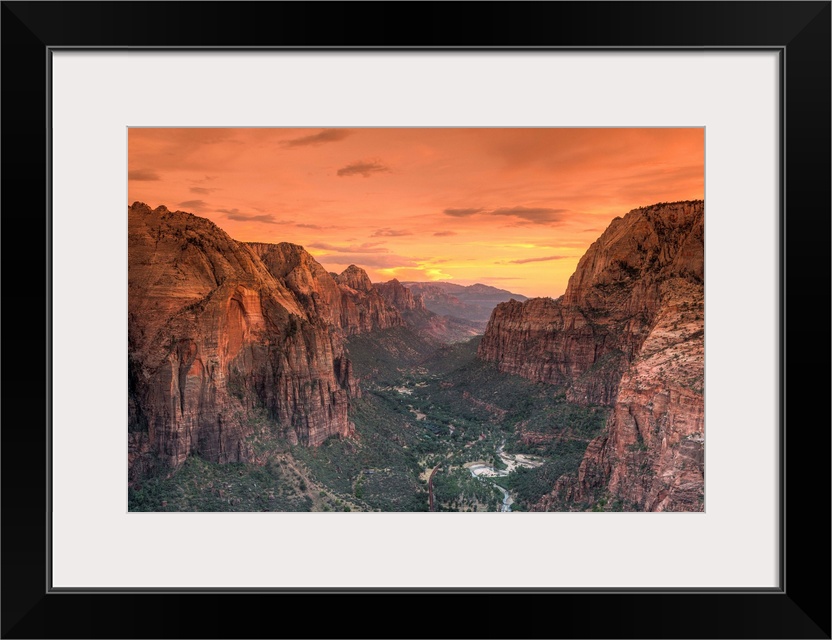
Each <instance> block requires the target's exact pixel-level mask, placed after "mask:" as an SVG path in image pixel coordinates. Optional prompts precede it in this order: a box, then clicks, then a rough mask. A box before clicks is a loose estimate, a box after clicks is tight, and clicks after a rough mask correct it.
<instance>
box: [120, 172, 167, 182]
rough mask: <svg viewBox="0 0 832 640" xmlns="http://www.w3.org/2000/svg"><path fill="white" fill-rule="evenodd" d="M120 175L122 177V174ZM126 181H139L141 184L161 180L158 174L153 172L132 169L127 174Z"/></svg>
mask: <svg viewBox="0 0 832 640" xmlns="http://www.w3.org/2000/svg"><path fill="white" fill-rule="evenodd" d="M121 175H124V174H123V173H122V174H121ZM127 179H128V180H139V181H142V182H151V181H153V180H161V179H162V178H160V177H159V174H158V173H156V172H155V171H148V170H147V169H134V170H133V171H128V172H127Z"/></svg>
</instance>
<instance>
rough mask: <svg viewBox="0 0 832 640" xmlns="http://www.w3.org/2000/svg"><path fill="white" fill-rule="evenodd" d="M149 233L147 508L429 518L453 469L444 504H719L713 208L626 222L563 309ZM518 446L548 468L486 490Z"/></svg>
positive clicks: (138, 287) (587, 263)
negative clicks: (707, 399) (713, 489)
mask: <svg viewBox="0 0 832 640" xmlns="http://www.w3.org/2000/svg"><path fill="white" fill-rule="evenodd" d="M128 228H129V238H128V257H129V271H128V278H129V283H128V287H129V301H128V340H129V342H128V369H129V393H128V468H129V486H130V491H131V494H130V495H131V509H133V508H134V507H135V508H136V509H139V510H166V509H173V508H174V507H173V506H170V507H168V506H160V505H162V502H164V503H165V505H168V504H169V503H170V504H171V505H173V504H176V505H179V506H178V507H176V508H178V509H182V510H244V509H251V508H254V507H256V508H257V509H258V510H281V509H283V510H335V509H338V510H422V509H423V507H424V508H425V509H426V508H427V504H428V501H427V494H426V489H425V486H424V482H423V478H422V475H423V473H424V470H425V469H433V468H435V467H437V466H439V465H441V466H442V470H440V471H439V473H437V474H436V478H435V480H434V485H435V490H436V494H437V503H438V504H439V508H440V509H442V510H463V511H464V510H483V509H485V510H492V509H493V510H500V508H503V507H504V506H505V505H506V504H508V502H507V501H509V493H508V492H509V491H510V492H511V495H512V499H513V500H514V502H513V504H512V510H539V511H547V510H558V511H564V510H590V509H591V510H640V511H641V510H643V511H699V510H703V509H704V401H703V394H704V204H703V203H702V202H701V201H688V202H678V203H662V204H658V205H653V206H651V207H644V208H640V209H636V210H634V211H631V212H629V213H628V214H626V215H624V216H623V217H621V218H616V219H615V220H613V221H612V223H611V224H610V225H609V227H608V228H607V230H606V231H604V233H603V234H602V235H601V236H600V237H599V238H598V240H597V241H596V242H595V243H593V244H592V245H591V246H590V247H589V249H588V250H587V252H586V253H585V254H584V256H583V257H582V258H581V260H580V262H579V263H578V266H577V269H576V271H575V273H574V274H573V276H572V277H571V279H570V281H569V285H568V287H567V289H566V291H565V293H564V295H563V296H561V297H560V298H557V299H552V298H532V299H528V298H526V297H525V296H522V295H519V294H514V293H511V292H509V291H506V290H501V289H497V288H495V287H489V286H486V285H482V284H477V285H470V286H467V287H464V286H462V285H457V284H453V283H419V282H400V281H398V280H395V279H394V280H390V281H388V282H382V283H373V282H371V281H370V278H369V277H368V275H367V273H366V272H365V271H364V270H363V269H362V268H361V267H360V266H359V265H351V266H349V267H348V268H347V269H345V270H344V271H342V272H341V273H330V272H328V271H327V270H326V269H325V268H324V267H323V266H322V265H321V264H320V263H319V262H318V261H317V260H316V259H315V258H314V257H313V256H312V255H311V254H309V253H308V252H307V251H306V250H305V249H304V248H303V247H301V246H299V245H296V244H291V243H287V242H281V243H274V244H270V243H259V242H237V241H235V240H233V239H232V238H231V237H229V236H228V235H227V234H226V233H225V232H224V231H222V230H221V229H220V228H219V227H217V226H216V225H215V224H214V223H212V222H210V221H209V220H207V219H205V218H200V217H198V216H194V215H192V214H190V213H186V212H181V211H170V210H168V209H167V208H166V207H164V206H161V207H157V208H155V209H151V208H150V207H149V206H148V205H146V204H143V203H139V202H137V203H134V204H133V205H132V206H130V207H129V208H128ZM503 448H505V449H506V452H509V451H510V452H511V455H529V456H533V457H534V459H535V461H536V462H535V464H534V465H532V466H531V467H530V468H528V469H527V468H519V469H517V471H516V472H513V473H510V474H509V473H506V474H505V476H503V474H502V472H501V473H500V474H499V475H500V480H501V482H503V484H499V485H498V486H492V485H490V484H486V485H483V484H482V482H480V481H479V480H478V479H477V478H474V477H472V476H471V473H469V472H468V470H467V468H466V467H465V465H466V464H469V465H470V464H471V463H475V462H476V463H477V464H480V465H486V463H487V465H494V468H495V469H498V470H499V468H500V465H501V464H502V463H501V460H505V455H506V454H504V453H503ZM264 474H265V475H264ZM209 476H210V478H212V479H211V480H208V478H209ZM220 477H222V478H223V481H222V482H221V483H220V481H219V480H218V478H220ZM241 478H243V479H244V480H241ZM254 478H257V480H256V482H255V481H254V480H253V479H254ZM185 479H187V480H188V481H187V483H186V482H185ZM249 481H251V482H252V483H253V486H249V484H247V483H248V482H249ZM191 485H192V486H193V487H198V488H199V491H196V490H195V489H193V488H191ZM243 485H245V487H246V489H245V492H243V491H242V489H241V486H243ZM264 485H268V486H269V487H270V488H268V489H264V488H263V487H264ZM151 488H153V491H155V493H153V491H151ZM235 492H236V493H235ZM186 494H187V496H186ZM160 496H164V498H165V499H164V500H163V499H162V498H161V497H160ZM183 496H184V497H183ZM194 505H197V506H194ZM174 510H175V509H174Z"/></svg>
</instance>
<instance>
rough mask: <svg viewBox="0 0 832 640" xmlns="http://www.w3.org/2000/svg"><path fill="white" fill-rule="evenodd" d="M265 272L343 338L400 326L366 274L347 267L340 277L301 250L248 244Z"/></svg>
mask: <svg viewBox="0 0 832 640" xmlns="http://www.w3.org/2000/svg"><path fill="white" fill-rule="evenodd" d="M245 244H246V246H248V247H250V248H251V249H252V250H253V251H254V252H255V253H256V254H257V256H258V257H259V258H260V259H261V260H262V262H263V264H264V265H265V266H266V268H267V269H268V271H269V272H270V273H271V274H272V275H273V276H274V277H275V278H277V279H279V280H281V281H282V282H284V283H285V284H286V286H287V288H289V289H290V290H291V291H292V293H294V294H295V297H296V298H297V299H298V301H299V303H300V304H301V305H303V306H304V308H305V309H306V310H307V311H309V312H311V313H315V314H317V315H319V316H321V317H323V318H326V319H327V320H328V321H329V322H330V323H331V324H334V325H336V326H338V327H340V329H341V330H342V331H343V332H344V334H345V335H348V336H349V335H356V334H360V333H367V332H369V331H376V330H379V329H388V328H390V327H400V326H402V325H403V324H404V321H403V320H402V318H401V315H400V314H399V313H398V312H397V310H396V309H394V308H391V305H389V304H388V303H387V302H386V301H385V299H384V298H383V297H382V295H381V294H380V293H379V292H378V291H377V290H376V289H375V288H374V286H373V284H372V283H371V282H370V278H369V276H367V273H366V272H365V271H364V270H363V269H361V268H360V267H356V266H355V265H350V266H349V267H347V268H346V269H345V270H344V271H343V273H341V274H340V275H337V274H331V273H329V272H327V271H326V269H324V268H323V267H322V266H321V265H320V264H319V263H318V262H317V261H316V260H315V258H313V257H312V256H311V255H310V254H309V253H308V252H307V251H306V250H305V249H304V248H303V247H301V246H299V245H296V244H291V243H288V242H281V243H279V244H267V243H261V242H248V243H245Z"/></svg>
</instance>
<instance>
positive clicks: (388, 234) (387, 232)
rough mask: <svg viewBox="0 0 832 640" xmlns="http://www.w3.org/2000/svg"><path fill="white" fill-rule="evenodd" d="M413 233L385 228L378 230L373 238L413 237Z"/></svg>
mask: <svg viewBox="0 0 832 640" xmlns="http://www.w3.org/2000/svg"><path fill="white" fill-rule="evenodd" d="M412 235H413V232H412V231H407V230H405V229H391V228H390V227H383V228H381V229H376V231H375V233H373V235H372V236H370V237H371V238H398V237H400V236H412Z"/></svg>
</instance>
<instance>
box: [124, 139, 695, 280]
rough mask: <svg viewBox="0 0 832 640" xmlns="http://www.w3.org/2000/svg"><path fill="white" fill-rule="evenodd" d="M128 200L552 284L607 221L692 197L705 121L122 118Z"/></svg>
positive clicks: (253, 234)
mask: <svg viewBox="0 0 832 640" xmlns="http://www.w3.org/2000/svg"><path fill="white" fill-rule="evenodd" d="M128 150H129V193H128V203H132V202H134V201H137V200H138V201H141V202H145V203H147V204H149V205H150V206H151V207H154V208H155V207H157V206H159V205H162V204H163V205H165V206H167V207H168V208H169V209H171V210H176V209H181V210H183V211H189V212H191V213H194V214H196V215H198V216H203V217H205V218H208V219H210V220H212V221H213V222H214V223H216V224H217V225H218V226H219V227H220V228H221V229H223V230H225V231H226V232H227V233H228V234H229V235H230V236H231V237H232V238H234V239H236V240H242V241H258V242H293V243H296V244H300V245H302V246H303V247H305V248H306V249H307V250H308V251H309V252H310V253H311V254H312V255H313V256H314V257H315V258H316V259H317V260H318V261H319V262H320V263H322V264H323V265H324V267H326V268H327V269H328V270H329V271H337V272H340V271H342V270H343V269H345V268H346V267H347V266H349V265H350V264H357V265H358V266H360V267H363V268H364V269H366V270H367V272H368V274H369V275H370V279H371V280H372V281H373V282H383V281H387V280H390V279H392V278H398V279H399V280H402V281H406V280H419V281H427V280H444V281H449V282H456V283H459V284H473V283H475V282H482V283H484V284H490V285H493V286H496V287H500V288H503V289H508V290H510V291H513V292H515V293H520V294H524V295H526V296H530V297H531V296H551V297H557V296H559V295H561V294H562V293H563V292H564V290H565V288H566V284H567V282H568V279H569V276H570V275H571V274H572V273H573V271H574V270H575V266H576V265H577V263H578V259H579V258H580V257H581V255H583V253H584V252H585V251H586V249H587V248H588V247H589V245H590V244H592V242H593V241H595V240H596V239H597V238H598V236H599V235H600V234H601V233H602V232H603V231H604V229H605V228H606V227H607V225H608V224H609V223H610V221H611V220H612V219H613V218H614V217H616V216H621V215H624V214H625V213H627V212H628V211H630V210H631V209H634V208H636V207H639V206H644V205H649V204H653V203H656V202H668V201H674V200H693V199H701V198H703V197H704V173H705V172H704V151H705V150H704V129H702V128H686V129H498V128H495V129H423V128H408V129H385V128H380V129H192V128H181V129H176V128H173V129H171V128H168V129H156V128H153V129H145V128H139V129H136V128H131V129H129V146H128Z"/></svg>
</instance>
